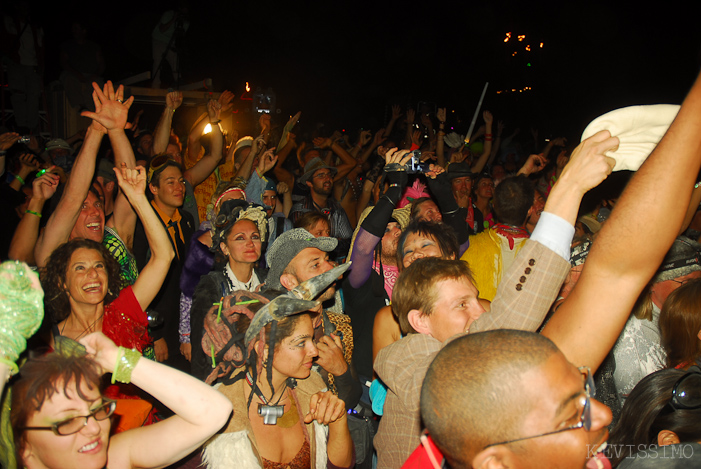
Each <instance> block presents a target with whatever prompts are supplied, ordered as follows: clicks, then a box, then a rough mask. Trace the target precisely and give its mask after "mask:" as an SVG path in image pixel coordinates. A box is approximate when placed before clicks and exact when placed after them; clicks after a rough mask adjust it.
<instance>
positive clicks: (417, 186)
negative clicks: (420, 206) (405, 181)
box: [397, 179, 431, 208]
mask: <svg viewBox="0 0 701 469" xmlns="http://www.w3.org/2000/svg"><path fill="white" fill-rule="evenodd" d="M421 197H431V195H430V194H429V193H428V192H426V184H423V183H421V182H419V180H418V179H417V180H415V181H414V183H413V184H412V185H411V186H409V187H407V188H406V189H405V190H404V194H403V195H402V198H401V200H400V201H399V203H398V204H397V208H402V207H405V206H407V205H409V204H410V203H411V202H412V201H413V200H416V199H420V198H421ZM409 199H411V200H409Z"/></svg>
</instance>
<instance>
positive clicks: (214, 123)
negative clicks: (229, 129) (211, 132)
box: [209, 119, 221, 125]
mask: <svg viewBox="0 0 701 469" xmlns="http://www.w3.org/2000/svg"><path fill="white" fill-rule="evenodd" d="M220 122H221V119H219V120H216V121H209V123H210V124H212V125H217V124H218V123H220Z"/></svg>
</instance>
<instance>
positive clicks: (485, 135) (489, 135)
mask: <svg viewBox="0 0 701 469" xmlns="http://www.w3.org/2000/svg"><path fill="white" fill-rule="evenodd" d="M491 136H492V134H484V137H485V138H487V137H491Z"/></svg>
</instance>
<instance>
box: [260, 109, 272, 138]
mask: <svg viewBox="0 0 701 469" xmlns="http://www.w3.org/2000/svg"><path fill="white" fill-rule="evenodd" d="M258 124H260V128H261V132H260V133H262V134H267V133H268V132H270V114H267V113H265V112H264V113H263V114H261V115H260V117H259V118H258Z"/></svg>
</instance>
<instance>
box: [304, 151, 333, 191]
mask: <svg viewBox="0 0 701 469" xmlns="http://www.w3.org/2000/svg"><path fill="white" fill-rule="evenodd" d="M320 169H328V170H330V171H331V176H335V175H336V173H337V172H338V169H336V168H334V167H333V166H329V165H327V164H326V163H325V162H324V160H322V159H321V158H319V157H318V156H317V157H316V158H312V159H311V160H309V163H307V164H305V165H304V174H303V175H302V177H301V178H299V182H300V183H302V184H305V183H306V182H307V181H308V180H310V179H311V178H312V176H314V173H315V172H317V171H319V170H320Z"/></svg>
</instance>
